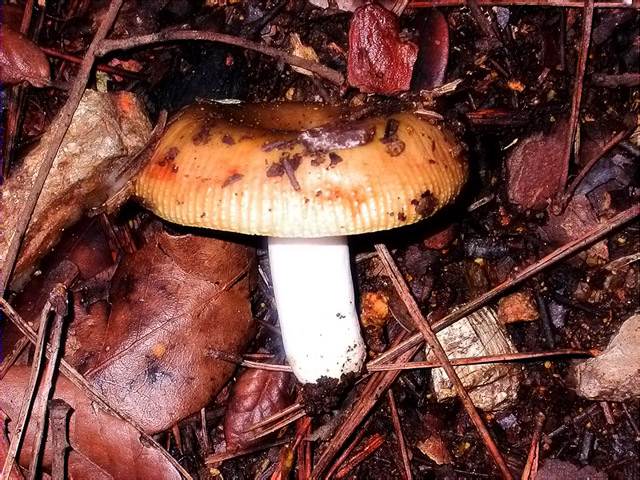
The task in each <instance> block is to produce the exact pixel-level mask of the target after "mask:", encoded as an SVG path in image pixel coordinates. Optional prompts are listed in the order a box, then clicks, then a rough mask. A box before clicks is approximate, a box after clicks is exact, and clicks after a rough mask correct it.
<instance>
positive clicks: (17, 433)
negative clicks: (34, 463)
mask: <svg viewBox="0 0 640 480" xmlns="http://www.w3.org/2000/svg"><path fill="white" fill-rule="evenodd" d="M58 293H60V292H59V291H58V289H56V290H54V292H52V293H51V295H50V296H49V299H48V300H47V302H46V303H45V305H44V307H43V308H42V313H41V315H40V322H39V329H38V337H37V339H36V341H35V344H36V351H35V354H34V356H33V363H32V365H31V375H30V378H29V385H28V386H27V388H26V389H25V391H24V399H23V401H22V407H21V408H20V414H19V415H18V419H17V421H16V427H15V429H14V431H13V436H12V438H11V444H10V445H9V451H8V452H7V456H6V458H5V459H4V466H3V467H2V475H1V476H0V479H1V480H7V479H8V478H9V475H10V474H11V470H12V469H13V464H14V462H15V460H16V455H17V453H18V450H19V449H20V446H21V445H22V440H23V438H24V434H25V432H26V428H25V427H26V425H27V421H28V420H29V416H30V413H31V408H32V407H33V402H34V400H35V397H36V392H37V390H38V380H39V378H40V372H41V369H42V363H43V362H42V360H43V359H44V355H45V345H46V343H47V331H48V330H49V320H50V315H49V313H50V312H51V309H52V308H53V307H52V303H53V300H54V295H55V294H58Z"/></svg>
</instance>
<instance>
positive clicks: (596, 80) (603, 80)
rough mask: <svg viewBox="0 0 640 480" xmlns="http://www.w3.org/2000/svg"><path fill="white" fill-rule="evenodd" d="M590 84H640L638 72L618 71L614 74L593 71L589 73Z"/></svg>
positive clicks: (616, 86)
mask: <svg viewBox="0 0 640 480" xmlns="http://www.w3.org/2000/svg"><path fill="white" fill-rule="evenodd" d="M591 84H592V85H595V86H596V87H606V88H618V87H637V86H638V85H640V73H618V74H615V75H609V74H606V73H594V74H593V75H591Z"/></svg>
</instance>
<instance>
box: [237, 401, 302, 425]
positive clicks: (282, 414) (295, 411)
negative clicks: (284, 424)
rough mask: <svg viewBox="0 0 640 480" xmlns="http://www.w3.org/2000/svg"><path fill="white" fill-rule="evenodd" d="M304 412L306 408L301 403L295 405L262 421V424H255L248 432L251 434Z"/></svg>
mask: <svg viewBox="0 0 640 480" xmlns="http://www.w3.org/2000/svg"><path fill="white" fill-rule="evenodd" d="M302 410H304V406H303V405H302V404H301V403H294V404H293V405H290V406H288V407H287V408H284V409H282V410H280V411H279V412H276V413H274V414H273V415H271V416H269V417H267V418H265V419H263V420H261V421H260V422H257V423H254V424H253V425H251V426H250V427H249V428H247V431H248V432H250V431H251V430H257V429H260V428H263V427H266V426H268V425H269V424H272V423H274V422H276V421H278V420H280V419H282V418H284V417H290V416H292V415H297V414H298V413H299V412H300V411H302Z"/></svg>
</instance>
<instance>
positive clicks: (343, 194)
mask: <svg viewBox="0 0 640 480" xmlns="http://www.w3.org/2000/svg"><path fill="white" fill-rule="evenodd" d="M345 118H346V117H345V113H344V111H343V110H341V109H339V108H332V107H318V106H313V105H310V104H298V103H289V104H286V103H285V104H264V105H241V106H228V105H225V106H212V105H204V104H203V105H194V106H191V107H189V108H187V109H185V110H183V111H182V112H181V113H180V114H179V116H178V117H177V119H176V120H175V121H174V122H173V123H172V124H171V125H170V126H169V127H168V128H167V130H166V132H165V133H164V135H163V137H162V138H161V139H160V140H159V142H158V144H157V146H156V147H155V150H154V152H153V154H152V156H151V158H150V160H149V162H148V164H147V165H146V166H145V167H144V168H143V170H142V171H141V173H140V175H139V176H138V178H137V179H136V182H135V195H136V196H137V197H138V198H139V199H140V200H141V201H142V203H143V204H144V205H145V206H146V207H147V208H149V209H150V210H152V211H153V212H155V213H156V214H157V215H159V216H160V217H162V218H164V219H166V220H168V221H171V222H175V223H178V224H181V225H188V226H194V227H203V228H210V229H216V230H223V231H230V232H239V233H243V234H252V235H263V236H266V237H268V250H269V258H270V265H271V274H272V280H273V287H274V293H275V298H276V305H277V308H278V317H279V320H280V328H281V332H282V339H283V343H284V348H285V352H286V355H287V360H288V362H289V364H290V365H291V367H292V369H293V372H294V373H295V375H296V377H297V378H298V379H299V380H300V381H301V382H302V383H316V382H318V381H320V380H321V379H323V377H326V378H328V379H338V380H340V379H341V378H342V376H343V375H345V374H349V373H353V372H358V371H359V370H360V369H361V368H362V364H363V362H364V358H365V356H366V349H365V345H364V342H363V340H362V337H361V335H360V324H359V321H358V315H357V312H356V308H355V300H354V289H353V283H352V276H351V270H350V258H349V250H348V244H347V236H348V235H354V234H360V233H366V232H376V231H380V230H387V229H391V228H396V227H400V226H403V225H409V224H412V223H414V222H417V221H419V220H421V219H423V218H425V217H428V216H430V215H431V214H432V213H433V212H435V211H436V210H438V209H439V208H441V207H442V206H443V205H445V204H447V203H448V202H449V201H451V200H452V199H453V198H454V197H455V196H456V195H457V194H458V192H459V191H460V189H461V187H462V185H463V183H464V180H465V178H466V174H467V165H466V162H465V160H464V156H463V151H462V148H461V147H460V145H459V144H458V143H457V142H456V141H455V139H454V138H453V137H452V136H451V135H450V134H448V133H447V132H446V130H444V129H443V128H442V126H440V125H436V124H433V123H429V122H426V121H423V120H421V119H420V118H418V117H417V116H415V115H413V114H411V113H397V114H391V115H381V116H372V117H370V118H365V119H359V120H355V121H348V120H346V119H345Z"/></svg>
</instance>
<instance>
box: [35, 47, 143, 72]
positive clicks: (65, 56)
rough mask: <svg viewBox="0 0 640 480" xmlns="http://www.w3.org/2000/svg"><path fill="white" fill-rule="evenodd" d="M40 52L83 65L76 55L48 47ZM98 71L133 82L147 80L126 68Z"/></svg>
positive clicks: (106, 67) (102, 68) (100, 66)
mask: <svg viewBox="0 0 640 480" xmlns="http://www.w3.org/2000/svg"><path fill="white" fill-rule="evenodd" d="M40 50H42V51H43V52H44V53H45V54H46V55H47V56H49V57H53V58H58V59H60V60H64V61H66V62H71V63H75V64H77V65H80V64H81V63H82V58H80V57H76V56H75V55H70V54H68V53H64V52H59V51H58V50H54V49H52V48H46V47H40ZM96 70H99V71H101V72H105V73H110V74H112V75H119V76H121V77H127V78H131V79H133V80H144V79H145V75H144V74H142V73H138V72H133V71H131V70H125V69H124V68H118V67H112V66H111V65H96Z"/></svg>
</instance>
